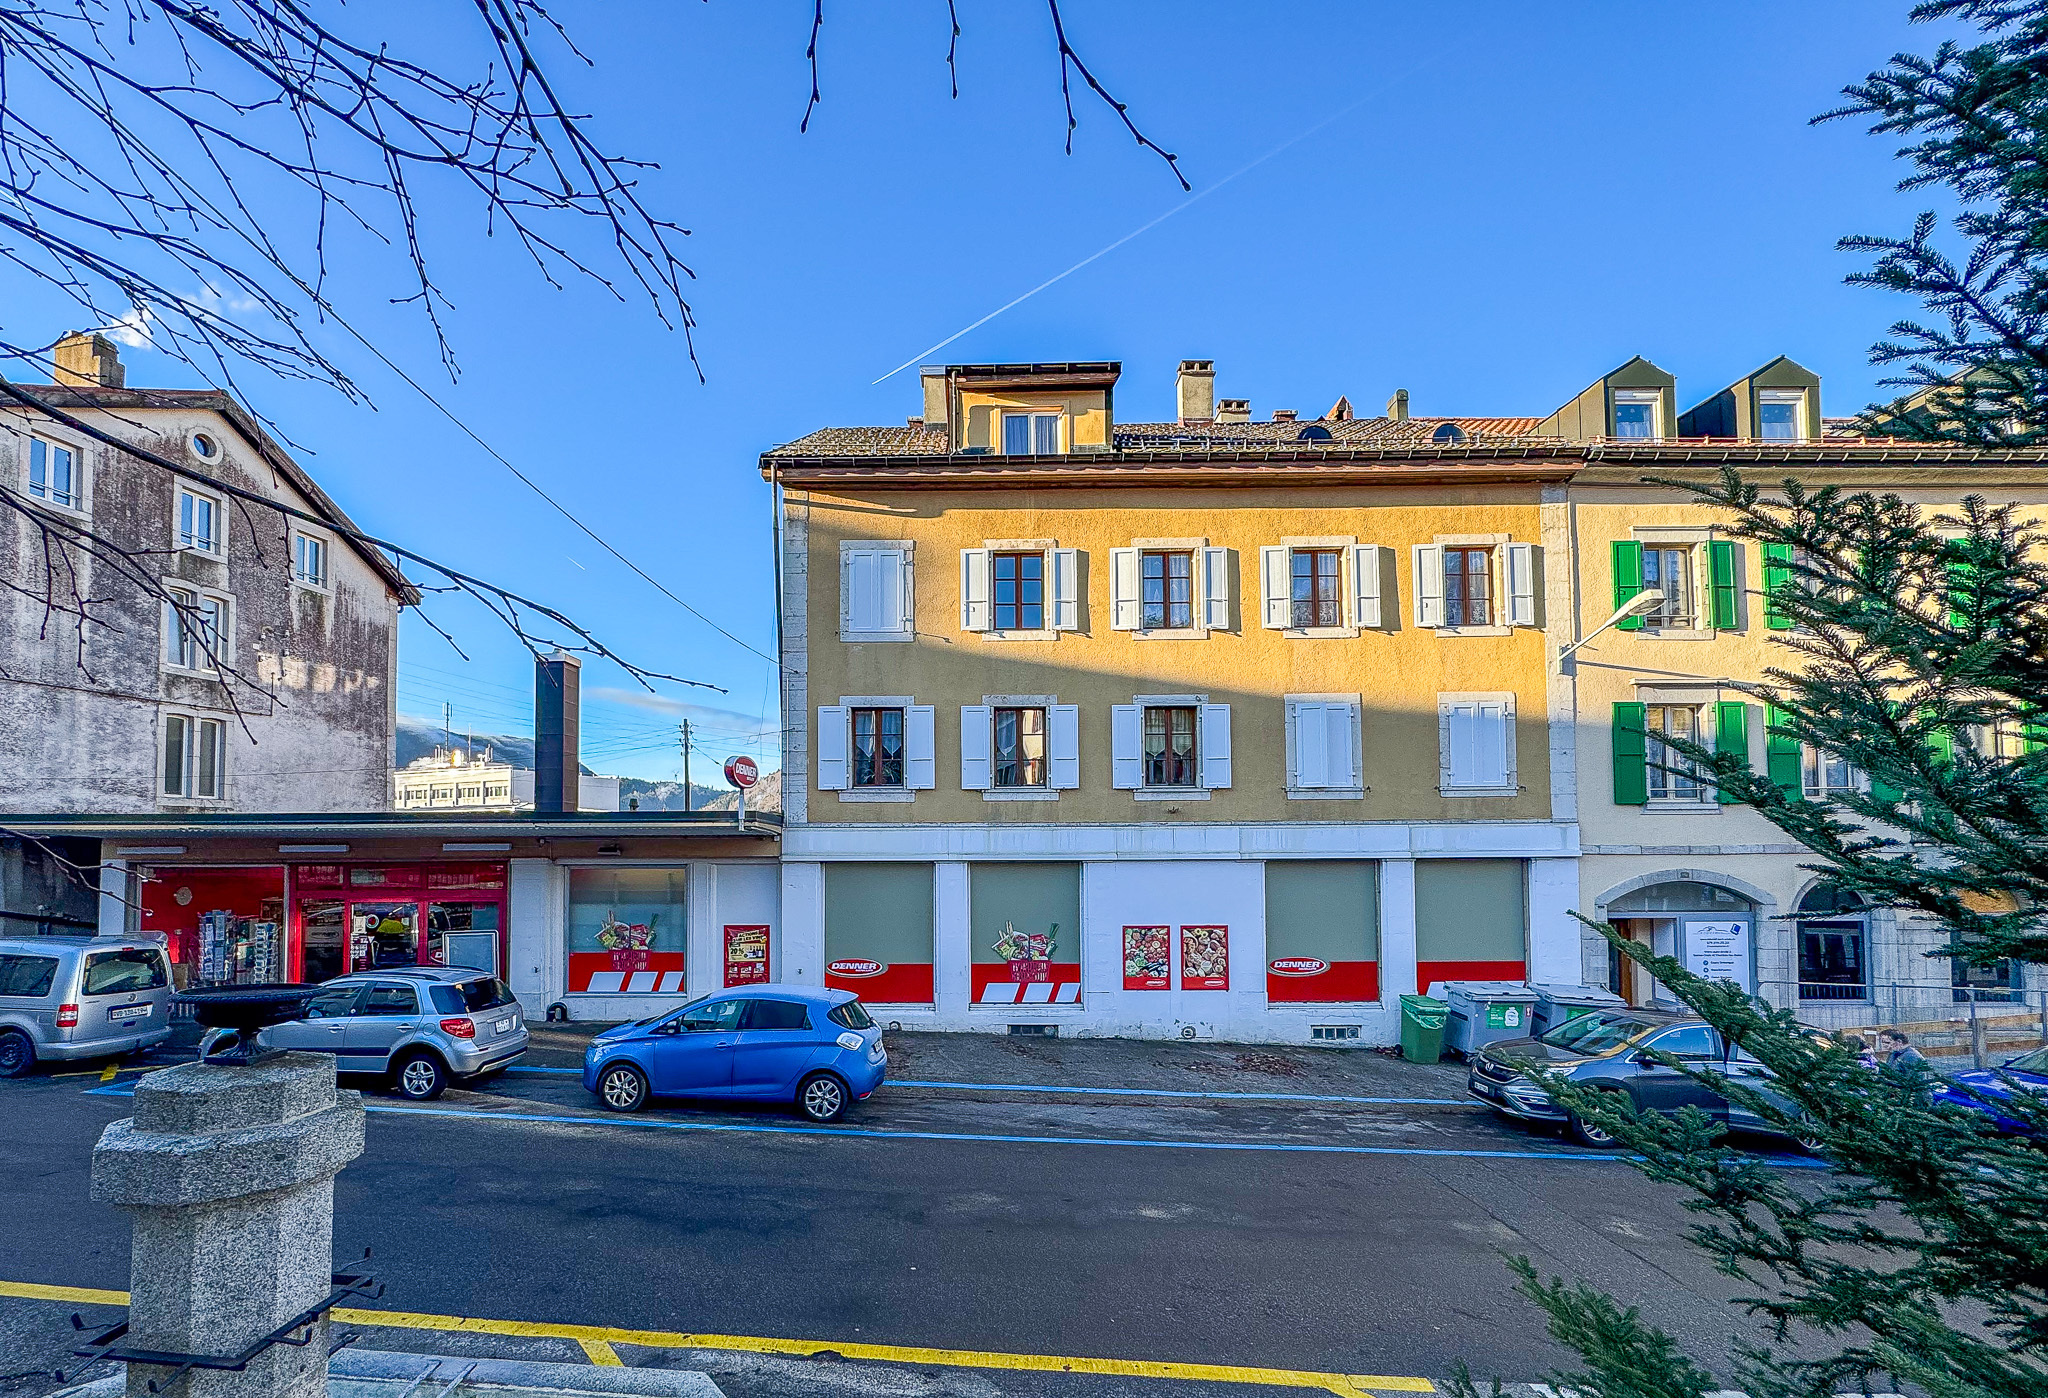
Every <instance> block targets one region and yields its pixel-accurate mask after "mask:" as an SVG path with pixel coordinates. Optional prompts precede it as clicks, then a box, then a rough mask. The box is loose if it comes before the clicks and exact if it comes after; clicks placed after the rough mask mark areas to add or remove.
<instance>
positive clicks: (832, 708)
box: [816, 704, 853, 791]
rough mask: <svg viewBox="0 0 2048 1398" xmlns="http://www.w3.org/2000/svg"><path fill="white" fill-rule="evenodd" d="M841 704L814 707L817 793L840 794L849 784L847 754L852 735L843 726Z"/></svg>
mask: <svg viewBox="0 0 2048 1398" xmlns="http://www.w3.org/2000/svg"><path fill="white" fill-rule="evenodd" d="M847 723H848V719H847V714H846V707H845V705H843V704H820V705H819V706H818V746H817V749H816V751H817V767H818V790H820V791H844V790H846V788H847V787H848V786H850V785H851V784H852V783H851V781H850V780H849V776H848V765H849V764H848V761H847V758H848V752H847V749H848V747H849V746H851V742H852V737H853V735H852V733H851V732H850V731H849V730H848V727H847Z"/></svg>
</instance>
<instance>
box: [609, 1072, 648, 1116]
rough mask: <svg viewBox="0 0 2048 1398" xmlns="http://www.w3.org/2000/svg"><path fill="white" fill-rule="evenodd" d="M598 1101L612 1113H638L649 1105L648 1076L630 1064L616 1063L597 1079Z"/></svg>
mask: <svg viewBox="0 0 2048 1398" xmlns="http://www.w3.org/2000/svg"><path fill="white" fill-rule="evenodd" d="M597 1100H598V1101H600V1102H602V1103H603V1104H604V1108H605V1110H606V1111H610V1112H637V1111H639V1110H640V1109H641V1108H642V1107H644V1106H646V1105H647V1075H646V1074H644V1073H642V1072H641V1071H640V1070H639V1069H638V1068H635V1067H634V1066H633V1065H632V1064H630V1063H614V1064H612V1065H611V1067H609V1068H607V1069H605V1070H604V1071H603V1072H602V1073H600V1074H598V1077H597Z"/></svg>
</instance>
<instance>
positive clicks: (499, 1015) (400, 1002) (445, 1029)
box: [263, 966, 526, 1102]
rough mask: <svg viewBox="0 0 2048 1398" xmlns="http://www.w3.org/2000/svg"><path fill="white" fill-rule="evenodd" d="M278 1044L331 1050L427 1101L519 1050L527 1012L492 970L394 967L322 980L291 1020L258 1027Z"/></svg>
mask: <svg viewBox="0 0 2048 1398" xmlns="http://www.w3.org/2000/svg"><path fill="white" fill-rule="evenodd" d="M263 1038H264V1041H265V1042H266V1043H270V1044H275V1045H276V1046H277V1047H279V1048H288V1049H307V1050H311V1051H312V1052H315V1053H331V1054H333V1055H334V1057H335V1069H336V1071H337V1072H342V1073H377V1074H381V1075H383V1076H384V1077H385V1078H387V1079H388V1080H389V1082H390V1084H391V1086H392V1088H393V1089H394V1090H396V1091H397V1092H398V1094H399V1095H400V1096H402V1097H409V1098H411V1099H412V1100H413V1101H415V1102H426V1101H430V1100H432V1099H433V1098H436V1097H439V1096H440V1095H441V1093H442V1092H443V1091H444V1090H445V1089H446V1088H447V1086H448V1084H449V1083H450V1082H463V1081H468V1080H472V1079H475V1078H480V1077H483V1076H485V1075H486V1074H489V1073H495V1072H497V1071H498V1070H499V1069H501V1068H503V1067H504V1066H505V1065H506V1064H508V1063H510V1062H511V1061H512V1060H513V1059H515V1058H517V1057H519V1055H520V1054H522V1053H525V1052H526V1017H525V1016H524V1015H523V1014H522V1013H520V1009H519V1002H518V1001H517V1000H516V999H514V998H513V996H512V992H511V991H510V990H509V989H507V988H506V985H505V983H504V982H503V981H501V980H499V979H498V978H497V977H495V976H487V975H483V974H481V973H479V972H476V971H465V970H462V969H460V968H458V967H449V968H447V969H441V968H437V967H424V966H422V967H402V968H401V967H394V968H391V969H389V970H382V971H360V972H356V973H354V974H351V975H346V976H341V977H339V978H337V979H335V980H331V981H328V982H327V983H326V984H324V985H322V986H321V987H320V993H319V994H317V995H315V996H314V997H313V998H312V999H311V1000H310V1001H308V1002H307V1004H306V1013H305V1014H304V1016H302V1017H301V1018H299V1019H295V1020H291V1021H288V1022H287V1023H284V1024H277V1025H272V1026H271V1027H270V1028H268V1029H266V1030H264V1031H263Z"/></svg>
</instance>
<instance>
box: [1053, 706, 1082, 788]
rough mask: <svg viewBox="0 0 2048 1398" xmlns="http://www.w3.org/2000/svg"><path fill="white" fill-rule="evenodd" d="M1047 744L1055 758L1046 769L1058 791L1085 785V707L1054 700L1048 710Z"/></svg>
mask: <svg viewBox="0 0 2048 1398" xmlns="http://www.w3.org/2000/svg"><path fill="white" fill-rule="evenodd" d="M1045 726H1046V740H1047V742H1046V746H1047V749H1048V751H1049V752H1050V753H1051V756H1052V761H1051V762H1050V763H1049V764H1048V765H1049V767H1050V769H1051V770H1050V771H1048V772H1047V773H1046V775H1047V777H1049V778H1050V780H1051V785H1052V789H1053V790H1054V791H1072V790H1074V789H1075V788H1076V787H1078V786H1080V785H1081V708H1080V706H1079V705H1078V704H1054V705H1053V706H1052V707H1051V708H1050V709H1048V710H1047V711H1046V715H1045Z"/></svg>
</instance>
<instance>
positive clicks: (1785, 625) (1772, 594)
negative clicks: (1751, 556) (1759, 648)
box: [1764, 544, 1792, 631]
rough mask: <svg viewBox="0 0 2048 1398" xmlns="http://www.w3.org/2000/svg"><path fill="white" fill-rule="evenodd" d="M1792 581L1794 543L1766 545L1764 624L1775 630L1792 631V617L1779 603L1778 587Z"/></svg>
mask: <svg viewBox="0 0 2048 1398" xmlns="http://www.w3.org/2000/svg"><path fill="white" fill-rule="evenodd" d="M1791 581H1792V545H1790V544H1765V545H1764V624H1765V625H1766V626H1768V627H1770V628H1771V630H1773V631H1790V630H1791V629H1792V618H1791V617H1789V616H1786V615H1785V613H1784V612H1783V611H1782V610H1780V609H1779V607H1778V604H1777V600H1776V599H1777V596H1778V589H1779V588H1781V587H1783V586H1785V585H1786V584H1788V583H1790V582H1791Z"/></svg>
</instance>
